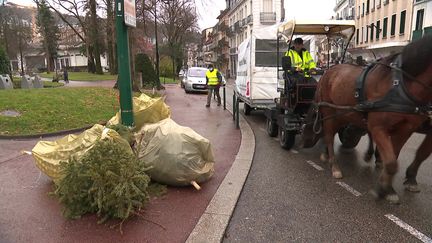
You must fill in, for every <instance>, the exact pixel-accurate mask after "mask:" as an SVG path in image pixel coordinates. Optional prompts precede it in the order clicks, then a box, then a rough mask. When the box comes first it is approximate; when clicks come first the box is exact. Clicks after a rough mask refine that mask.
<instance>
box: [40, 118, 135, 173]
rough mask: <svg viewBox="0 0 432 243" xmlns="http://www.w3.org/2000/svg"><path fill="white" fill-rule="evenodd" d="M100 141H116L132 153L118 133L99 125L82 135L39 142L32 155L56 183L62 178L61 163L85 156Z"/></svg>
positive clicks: (42, 169)
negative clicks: (73, 157)
mask: <svg viewBox="0 0 432 243" xmlns="http://www.w3.org/2000/svg"><path fill="white" fill-rule="evenodd" d="M100 139H114V140H115V141H116V142H118V143H119V144H121V146H124V147H127V148H129V149H130V150H131V152H132V149H131V148H130V146H129V143H128V142H127V141H126V140H124V139H123V138H121V137H120V135H119V134H118V133H117V132H116V131H114V130H112V129H108V128H105V127H104V126H102V125H98V124H97V125H94V126H93V127H92V128H90V129H88V130H86V131H84V132H83V133H81V134H80V135H73V134H71V135H67V136H65V137H63V138H61V139H59V140H56V141H39V142H38V143H37V144H36V146H35V147H34V148H33V150H32V155H33V158H34V159H35V162H36V166H37V167H38V168H39V169H40V170H41V171H42V172H43V173H45V174H46V175H47V176H49V177H50V178H51V179H53V180H54V181H56V180H57V179H59V178H60V176H61V174H60V167H59V164H60V161H68V160H69V158H70V157H71V156H75V157H76V158H79V157H81V156H83V155H84V154H85V153H86V152H87V151H88V150H90V149H91V148H92V147H93V146H94V145H95V143H96V142H97V141H99V140H100Z"/></svg>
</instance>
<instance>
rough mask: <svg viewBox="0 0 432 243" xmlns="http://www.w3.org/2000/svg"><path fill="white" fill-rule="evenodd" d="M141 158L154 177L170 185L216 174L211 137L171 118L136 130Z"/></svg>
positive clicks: (183, 184) (199, 181)
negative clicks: (181, 124)
mask: <svg viewBox="0 0 432 243" xmlns="http://www.w3.org/2000/svg"><path fill="white" fill-rule="evenodd" d="M135 139H136V143H135V146H136V150H137V151H138V158H139V159H140V160H141V161H142V162H144V164H145V167H147V168H150V169H149V170H148V171H147V173H148V175H150V177H151V179H152V180H154V181H156V182H159V183H162V184H166V185H171V186H186V185H190V183H191V182H192V181H196V182H198V183H201V182H204V181H206V180H208V179H210V177H211V176H212V175H213V174H214V156H213V152H212V148H211V144H210V141H209V140H208V139H206V138H204V137H202V136H201V135H199V134H198V133H196V132H194V131H193V130H192V129H191V128H189V127H183V126H180V125H178V124H177V123H175V122H174V121H173V120H171V119H170V118H168V119H165V120H162V121H160V122H158V123H155V124H147V125H145V126H144V127H143V128H142V129H141V130H140V131H139V132H138V133H136V134H135Z"/></svg>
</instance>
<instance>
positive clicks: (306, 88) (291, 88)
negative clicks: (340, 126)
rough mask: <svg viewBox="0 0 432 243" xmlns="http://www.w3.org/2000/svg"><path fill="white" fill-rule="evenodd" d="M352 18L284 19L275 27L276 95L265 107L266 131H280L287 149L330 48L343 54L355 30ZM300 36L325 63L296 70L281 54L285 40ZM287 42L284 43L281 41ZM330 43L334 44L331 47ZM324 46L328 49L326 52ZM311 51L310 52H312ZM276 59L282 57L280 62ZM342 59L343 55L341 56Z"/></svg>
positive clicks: (298, 129)
mask: <svg viewBox="0 0 432 243" xmlns="http://www.w3.org/2000/svg"><path fill="white" fill-rule="evenodd" d="M354 30H355V25H354V21H347V20H343V21H340V20H327V21H296V20H292V21H289V22H286V23H283V24H281V25H280V26H279V28H278V31H277V51H276V53H278V56H277V72H278V73H277V75H278V85H277V90H278V92H279V93H280V96H279V98H276V99H275V100H274V102H275V104H276V105H275V106H274V107H270V108H269V109H267V110H266V111H265V115H266V117H267V133H268V135H269V136H272V137H274V136H277V135H279V141H280V145H281V147H283V148H285V149H290V148H291V147H292V146H293V145H294V143H295V137H296V135H297V134H299V133H301V132H302V129H303V127H304V125H305V118H306V114H307V112H308V110H309V108H310V106H311V104H312V103H313V101H314V97H315V90H316V86H317V83H318V81H319V79H320V77H321V75H322V74H323V73H324V71H325V70H326V69H327V68H328V67H329V66H330V56H331V53H330V52H331V51H333V52H335V55H338V54H337V52H339V55H341V56H342V57H344V56H345V54H346V50H347V48H348V45H349V42H350V40H351V38H352V36H353V34H354ZM296 37H302V38H303V39H305V40H306V42H307V44H309V45H310V49H314V51H312V50H311V53H314V54H315V56H317V54H320V55H321V57H326V58H327V61H326V65H325V67H322V66H321V67H318V68H316V69H314V70H305V71H304V72H297V71H295V70H294V69H293V68H292V67H291V60H290V58H289V57H287V56H283V57H281V56H280V54H279V53H281V52H285V51H287V50H279V48H280V47H281V46H283V45H281V43H283V44H285V43H287V44H288V48H290V46H291V43H292V40H293V39H294V38H296ZM284 46H286V45H284ZM332 47H333V48H332ZM324 48H326V49H327V55H325V54H324V53H323V52H324V50H323V49H324ZM314 54H312V55H314ZM279 60H282V62H281V63H280V62H279ZM342 60H343V58H342ZM340 137H341V140H342V142H344V144H345V145H346V146H347V147H354V146H356V145H357V143H358V140H359V139H360V136H359V138H358V140H357V141H353V139H354V140H356V137H354V138H350V139H344V138H346V136H345V135H344V131H341V133H340Z"/></svg>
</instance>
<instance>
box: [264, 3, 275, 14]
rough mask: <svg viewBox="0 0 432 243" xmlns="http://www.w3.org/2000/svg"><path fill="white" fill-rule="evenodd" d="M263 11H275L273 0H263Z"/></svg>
mask: <svg viewBox="0 0 432 243" xmlns="http://www.w3.org/2000/svg"><path fill="white" fill-rule="evenodd" d="M263 12H264V13H271V12H273V1H272V0H263Z"/></svg>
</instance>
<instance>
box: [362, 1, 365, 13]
mask: <svg viewBox="0 0 432 243" xmlns="http://www.w3.org/2000/svg"><path fill="white" fill-rule="evenodd" d="M364 12H365V4H364V3H363V8H362V16H364Z"/></svg>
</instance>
